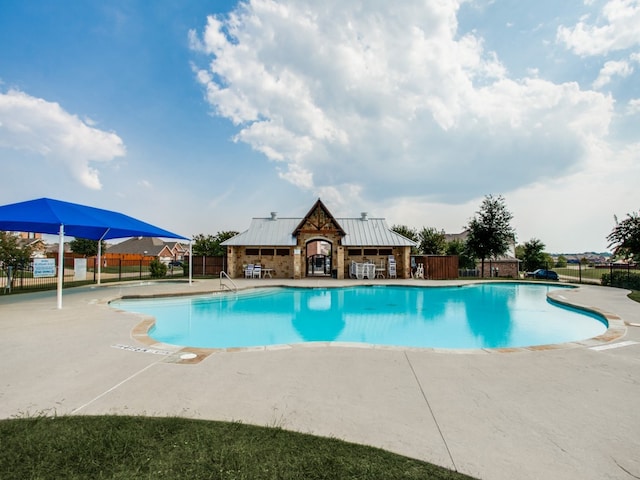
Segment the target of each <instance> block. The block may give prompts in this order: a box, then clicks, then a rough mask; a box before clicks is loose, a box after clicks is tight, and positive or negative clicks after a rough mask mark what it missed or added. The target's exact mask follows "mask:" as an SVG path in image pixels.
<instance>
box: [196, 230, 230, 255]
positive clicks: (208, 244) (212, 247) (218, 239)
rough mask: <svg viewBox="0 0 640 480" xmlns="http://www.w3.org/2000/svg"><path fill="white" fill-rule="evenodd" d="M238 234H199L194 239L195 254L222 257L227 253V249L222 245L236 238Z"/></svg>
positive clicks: (227, 232)
mask: <svg viewBox="0 0 640 480" xmlns="http://www.w3.org/2000/svg"><path fill="white" fill-rule="evenodd" d="M237 234H238V232H234V231H226V232H218V233H217V234H216V235H204V234H202V233H199V234H198V235H196V236H194V237H193V247H192V248H193V254H194V255H204V256H205V257H220V256H223V255H224V254H225V253H226V248H225V247H224V246H223V245H220V244H221V243H222V242H224V241H225V240H228V239H230V238H232V237H235V236H236V235H237Z"/></svg>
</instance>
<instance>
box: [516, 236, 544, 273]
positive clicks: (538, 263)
mask: <svg viewBox="0 0 640 480" xmlns="http://www.w3.org/2000/svg"><path fill="white" fill-rule="evenodd" d="M544 247H545V245H544V243H542V242H541V241H540V240H538V239H537V238H532V239H531V240H529V241H528V242H525V244H524V246H523V251H522V258H520V260H522V268H524V270H525V271H526V272H533V271H534V270H536V269H537V268H546V267H547V265H546V264H545V260H546V258H545V254H544V251H543V250H544Z"/></svg>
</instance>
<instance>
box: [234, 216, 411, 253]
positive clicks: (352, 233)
mask: <svg viewBox="0 0 640 480" xmlns="http://www.w3.org/2000/svg"><path fill="white" fill-rule="evenodd" d="M302 220H303V218H302V217H299V218H273V217H271V218H253V219H252V220H251V224H250V225H249V228H248V229H247V230H245V231H244V232H242V233H240V234H238V235H236V236H235V237H233V238H230V239H229V240H226V241H224V242H222V245H225V246H255V247H258V246H274V247H278V246H283V247H291V246H295V245H296V244H297V241H296V237H295V236H294V234H293V232H294V231H295V229H296V228H297V227H298V225H299V224H300V222H301V221H302ZM336 221H337V222H338V223H339V224H340V226H341V227H342V228H343V230H344V231H345V233H346V235H345V236H344V237H343V238H342V245H344V246H347V247H351V246H353V247H355V246H360V247H367V246H371V247H405V246H407V247H411V246H415V245H416V243H415V242H414V241H412V240H409V239H408V238H406V237H404V236H402V235H400V234H399V233H396V232H394V231H392V230H391V229H390V228H389V227H388V226H387V222H386V221H385V219H384V218H366V217H358V218H336Z"/></svg>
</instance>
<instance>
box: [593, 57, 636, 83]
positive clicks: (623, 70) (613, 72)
mask: <svg viewBox="0 0 640 480" xmlns="http://www.w3.org/2000/svg"><path fill="white" fill-rule="evenodd" d="M632 73H633V67H632V66H631V65H629V63H628V62H626V61H624V60H620V61H616V60H611V61H608V62H606V63H605V64H604V66H603V67H602V69H601V70H600V73H599V74H598V78H596V79H595V81H594V82H593V85H592V86H593V88H602V87H604V86H605V85H607V84H608V83H609V82H611V79H612V77H614V76H619V77H622V78H625V77H628V76H629V75H631V74H632Z"/></svg>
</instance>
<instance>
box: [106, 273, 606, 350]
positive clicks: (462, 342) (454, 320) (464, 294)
mask: <svg viewBox="0 0 640 480" xmlns="http://www.w3.org/2000/svg"><path fill="white" fill-rule="evenodd" d="M557 288H563V287H556V286H545V285H531V284H518V283H491V284H475V285H467V286H463V287H435V288H434V287H432V288H417V287H400V286H354V287H346V288H314V289H307V288H265V289H257V290H250V291H241V292H237V293H225V294H217V295H212V296H207V297H172V298H162V299H145V300H119V301H115V302H112V303H111V305H112V306H114V307H116V308H119V309H122V310H127V311H132V312H139V313H144V314H149V315H152V316H154V317H155V318H156V323H155V326H154V327H153V328H152V329H151V331H150V332H149V335H150V336H151V337H152V338H154V339H155V340H157V341H159V342H163V343H169V344H176V345H184V346H192V347H208V348H226V347H251V346H265V345H279V344H294V343H302V342H356V343H367V344H375V345H395V346H407V347H435V348H453V349H468V348H499V347H524V346H533V345H545V344H552V343H563V342H570V341H578V340H584V339H587V338H591V337H595V336H598V335H600V334H602V333H604V332H605V331H606V329H607V325H606V321H605V320H604V319H602V318H600V317H599V316H597V315H594V314H589V313H587V312H583V311H580V310H576V309H571V308H567V307H562V306H559V305H557V304H554V303H551V302H549V301H548V300H547V298H546V294H547V293H548V292H549V291H550V290H552V289H557Z"/></svg>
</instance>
